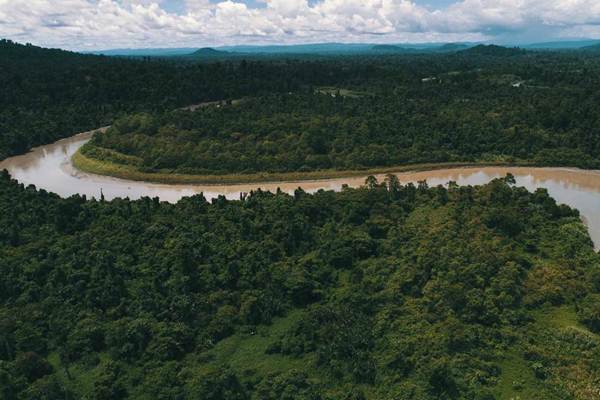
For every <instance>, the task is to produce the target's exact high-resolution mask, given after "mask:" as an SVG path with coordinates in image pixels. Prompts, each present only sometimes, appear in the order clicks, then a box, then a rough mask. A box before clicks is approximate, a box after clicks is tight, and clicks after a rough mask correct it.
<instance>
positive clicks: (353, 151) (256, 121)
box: [76, 46, 600, 182]
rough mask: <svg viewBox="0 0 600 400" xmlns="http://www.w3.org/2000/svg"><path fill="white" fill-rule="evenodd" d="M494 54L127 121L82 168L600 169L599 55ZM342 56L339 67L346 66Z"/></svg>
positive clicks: (413, 60)
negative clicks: (448, 165) (460, 165)
mask: <svg viewBox="0 0 600 400" xmlns="http://www.w3.org/2000/svg"><path fill="white" fill-rule="evenodd" d="M498 49H503V48H499V47H498V46H496V47H492V46H490V47H484V46H481V47H475V48H472V49H469V50H468V51H464V52H459V53H456V54H452V55H429V56H413V57H408V56H407V57H389V58H386V57H382V58H381V59H378V60H373V59H369V58H359V59H356V61H355V63H356V64H357V65H364V66H369V67H371V68H372V74H371V75H370V76H369V77H368V78H367V79H356V80H352V79H347V83H346V86H343V87H340V86H338V87H331V86H329V87H316V86H312V85H311V86H309V85H304V86H301V87H299V89H298V90H296V91H290V92H285V93H281V92H279V93H272V94H268V95H262V96H260V95H256V96H253V97H252V98H248V99H246V100H245V101H244V102H241V103H236V104H234V105H229V106H222V107H212V108H204V109H199V110H196V111H195V112H187V111H169V112H166V113H158V114H157V113H154V114H133V115H128V116H125V117H123V118H121V119H119V120H117V121H116V122H115V124H114V126H113V127H112V129H110V130H109V131H108V133H106V134H102V135H97V136H96V137H95V139H94V140H93V141H92V142H91V143H89V144H88V145H86V146H85V147H84V148H83V150H82V153H81V154H80V155H79V158H77V159H76V161H77V165H78V166H79V167H80V168H82V169H85V170H89V171H91V172H99V173H107V174H113V175H116V176H120V177H124V178H133V179H144V180H153V179H154V180H164V181H167V182H168V181H169V180H170V179H173V180H176V179H187V180H190V179H192V178H189V177H184V178H182V177H181V175H192V176H197V178H195V179H196V180H198V181H202V180H211V179H213V178H211V177H210V176H211V175H213V176H214V175H227V174H237V175H238V176H239V179H240V180H244V179H251V174H257V175H258V174H260V173H289V176H290V177H296V176H300V175H298V174H297V173H302V172H313V171H332V172H331V173H330V174H332V175H335V171H340V170H364V169H373V168H385V167H391V166H404V165H410V164H418V163H441V162H470V163H480V162H483V163H521V164H535V165H544V166H547V165H552V166H577V167H582V168H600V158H599V157H598V154H600V131H599V130H598V129H599V128H598V126H600V120H599V118H600V109H599V108H598V104H599V101H600V98H599V97H598V93H599V91H598V90H597V89H600V81H599V80H598V78H597V77H598V76H599V75H598V74H597V72H600V59H598V58H593V57H582V58H580V56H576V55H559V54H552V53H540V54H537V53H527V52H524V51H521V50H516V49H504V50H501V51H500V50H498ZM507 52H508V54H507ZM427 60H429V62H430V63H431V64H432V66H426V65H425V63H426V61H427ZM346 61H348V60H347V59H340V60H338V61H337V62H338V63H339V67H340V68H341V69H342V70H343V68H342V67H345V66H347V64H345V62H346ZM334 62H335V61H333V60H331V61H327V62H325V61H323V65H333V64H334ZM348 68H351V69H352V68H356V69H358V67H349V66H348ZM594 71H595V72H594ZM83 156H84V157H83ZM169 174H171V175H172V177H171V178H170V177H169ZM244 175H245V176H246V177H244Z"/></svg>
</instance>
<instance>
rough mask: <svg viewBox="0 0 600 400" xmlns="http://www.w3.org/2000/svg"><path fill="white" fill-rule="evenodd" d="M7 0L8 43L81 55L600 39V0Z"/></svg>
mask: <svg viewBox="0 0 600 400" xmlns="http://www.w3.org/2000/svg"><path fill="white" fill-rule="evenodd" d="M179 1H180V4H182V5H183V7H182V10H185V11H184V12H182V13H179V14H176V13H174V12H168V11H167V10H168V9H169V8H168V7H167V6H168V0H0V37H7V38H11V39H14V40H17V41H21V42H23V41H30V42H33V43H36V44H41V45H45V46H57V47H65V48H73V49H85V48H107V47H158V46H180V47H183V46H204V45H218V44H232V43H281V42H287V43H294V42H319V41H346V42H350V41H352V42H358V41H362V42H404V41H433V40H435V41H456V40H482V39H493V38H494V37H496V36H497V35H502V34H504V33H506V32H514V33H515V34H518V32H520V31H524V30H526V29H530V28H532V27H536V26H539V27H548V28H549V29H552V30H553V32H554V33H555V34H556V35H569V36H590V35H594V36H598V35H600V28H598V27H599V26H600V1H598V0H460V1H457V2H456V3H455V4H453V5H451V6H449V7H445V8H443V9H438V10H435V9H431V8H427V7H424V6H421V5H419V4H417V3H416V2H415V1H411V0H318V1H317V2H311V3H309V2H308V0H262V1H263V3H264V5H263V6H262V7H255V8H253V7H248V6H247V5H246V4H244V3H243V2H241V1H240V0H221V1H218V2H214V1H213V2H211V1H210V0H179Z"/></svg>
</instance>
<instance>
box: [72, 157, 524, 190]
mask: <svg viewBox="0 0 600 400" xmlns="http://www.w3.org/2000/svg"><path fill="white" fill-rule="evenodd" d="M71 161H72V163H73V166H74V167H75V168H77V169H78V170H80V171H83V172H87V173H92V174H97V175H108V176H112V177H115V178H120V179H126V180H132V181H144V182H155V183H165V184H173V185H176V184H183V185H193V184H206V185H220V184H238V183H240V184H241V183H270V182H294V181H306V180H319V179H335V178H348V177H360V176H367V175H378V174H386V173H399V172H418V171H430V170H436V169H447V168H467V167H494V166H504V167H510V166H526V167H534V166H536V164H535V163H532V162H487V161H486V162H449V163H425V164H408V165H399V166H392V167H380V168H369V169H359V170H333V169H328V170H319V171H311V172H258V173H252V174H223V175H192V174H178V173H173V172H169V171H164V172H142V171H140V170H139V169H137V168H136V167H135V166H132V165H124V164H117V163H113V162H110V161H100V160H97V159H94V158H91V157H88V156H86V155H84V154H82V152H81V151H77V152H76V153H75V154H74V155H73V157H72V158H71Z"/></svg>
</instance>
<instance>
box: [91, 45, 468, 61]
mask: <svg viewBox="0 0 600 400" xmlns="http://www.w3.org/2000/svg"><path fill="white" fill-rule="evenodd" d="M474 45H475V44H471V43H419V44H413V43H406V44H373V43H315V44H299V45H266V46H249V45H242V46H221V47H216V48H212V47H204V48H201V49H198V48H186V47H182V48H148V49H110V50H100V51H92V52H89V53H92V54H101V55H106V56H121V57H176V56H186V57H209V58H214V57H239V56H240V55H246V56H256V55H323V56H327V55H345V54H369V53H417V52H418V53H425V52H433V51H435V52H450V51H459V50H462V49H466V48H469V47H471V46H474Z"/></svg>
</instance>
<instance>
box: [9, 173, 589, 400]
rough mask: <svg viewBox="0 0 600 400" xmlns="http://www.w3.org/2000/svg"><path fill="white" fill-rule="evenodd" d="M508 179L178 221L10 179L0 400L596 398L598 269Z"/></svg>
mask: <svg viewBox="0 0 600 400" xmlns="http://www.w3.org/2000/svg"><path fill="white" fill-rule="evenodd" d="M511 182H512V180H511V178H510V177H507V178H506V179H499V180H495V181H493V182H492V183H490V184H488V185H486V186H482V187H457V186H455V185H450V188H449V189H445V188H443V187H434V188H428V187H427V184H426V183H424V182H422V183H420V184H419V185H418V186H413V185H407V186H401V185H399V184H398V182H397V180H396V179H394V177H392V176H390V177H388V179H387V180H386V182H383V183H378V182H377V181H376V180H375V179H373V178H369V179H368V180H367V183H366V185H367V186H366V187H364V188H361V189H345V190H343V191H342V192H340V193H334V192H326V191H320V192H318V193H316V194H314V195H310V194H307V193H305V192H303V191H302V190H297V191H296V192H295V193H294V194H293V195H287V194H283V193H277V194H271V193H264V192H260V191H259V192H254V193H251V194H248V195H247V196H242V199H241V200H239V201H228V200H226V199H224V198H222V197H221V198H218V199H215V200H213V201H212V202H208V201H206V200H205V199H204V198H203V196H202V195H197V196H194V197H190V198H185V199H183V200H181V201H180V202H179V203H177V204H168V203H161V202H159V201H158V199H150V198H144V199H141V200H139V201H130V200H127V199H123V200H114V201H112V202H105V201H96V200H92V201H86V199H85V198H83V197H79V196H74V197H71V198H68V199H61V198H59V197H58V196H56V195H53V194H49V193H47V192H44V191H37V190H36V189H35V188H33V187H24V186H23V185H20V184H18V183H17V182H15V181H12V180H10V178H9V176H8V175H7V174H2V176H1V177H0V226H2V229H0V270H1V273H0V396H2V398H5V399H28V400H31V399H58V398H60V399H76V398H88V399H98V400H99V399H110V400H118V399H125V398H135V399H144V398H153V399H207V400H209V399H262V400H265V399H398V398H400V399H459V398H461V399H494V398H507V397H506V396H505V394H506V393H507V392H506V390H508V391H510V392H511V396H512V397H514V396H517V395H523V396H524V398H526V397H527V398H530V397H531V394H532V393H533V394H535V396H538V397H539V398H544V399H569V398H572V399H587V398H592V397H589V396H588V397H586V396H587V395H586V393H592V392H590V391H589V390H590V388H593V387H594V385H596V384H597V379H596V378H595V377H597V376H599V374H600V344H599V342H598V336H597V335H596V334H595V333H593V332H596V333H597V332H599V329H600V317H599V316H600V312H599V308H600V294H599V293H600V269H599V267H598V265H599V264H598V256H597V255H596V254H595V253H594V252H593V249H592V244H591V242H590V239H589V237H588V235H587V233H586V231H585V228H584V227H583V225H582V223H581V222H580V221H579V218H578V213H577V212H576V211H574V210H571V209H569V208H568V207H566V206H558V205H557V204H556V203H555V201H554V200H553V199H551V198H550V197H549V196H548V194H547V193H546V192H545V191H544V190H538V191H536V192H535V193H529V192H527V191H526V190H525V189H523V188H513V187H511V186H510V183H511ZM525 215H526V216H527V218H524V216H525ZM576 310H577V313H578V314H577V315H578V316H576ZM540 313H546V314H544V315H549V317H540ZM558 315H560V318H559V317H558ZM565 316H566V317H565ZM565 318H566V320H567V321H571V320H572V321H574V322H567V323H566V325H565V326H562V325H560V324H561V321H563V320H565ZM577 318H579V320H580V323H578V322H577ZM555 323H556V324H557V325H556V326H555V325H552V324H555ZM570 324H574V325H573V327H572V328H571V327H570ZM515 376H518V377H519V378H518V379H519V381H514V379H515V378H514V377H515Z"/></svg>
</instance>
